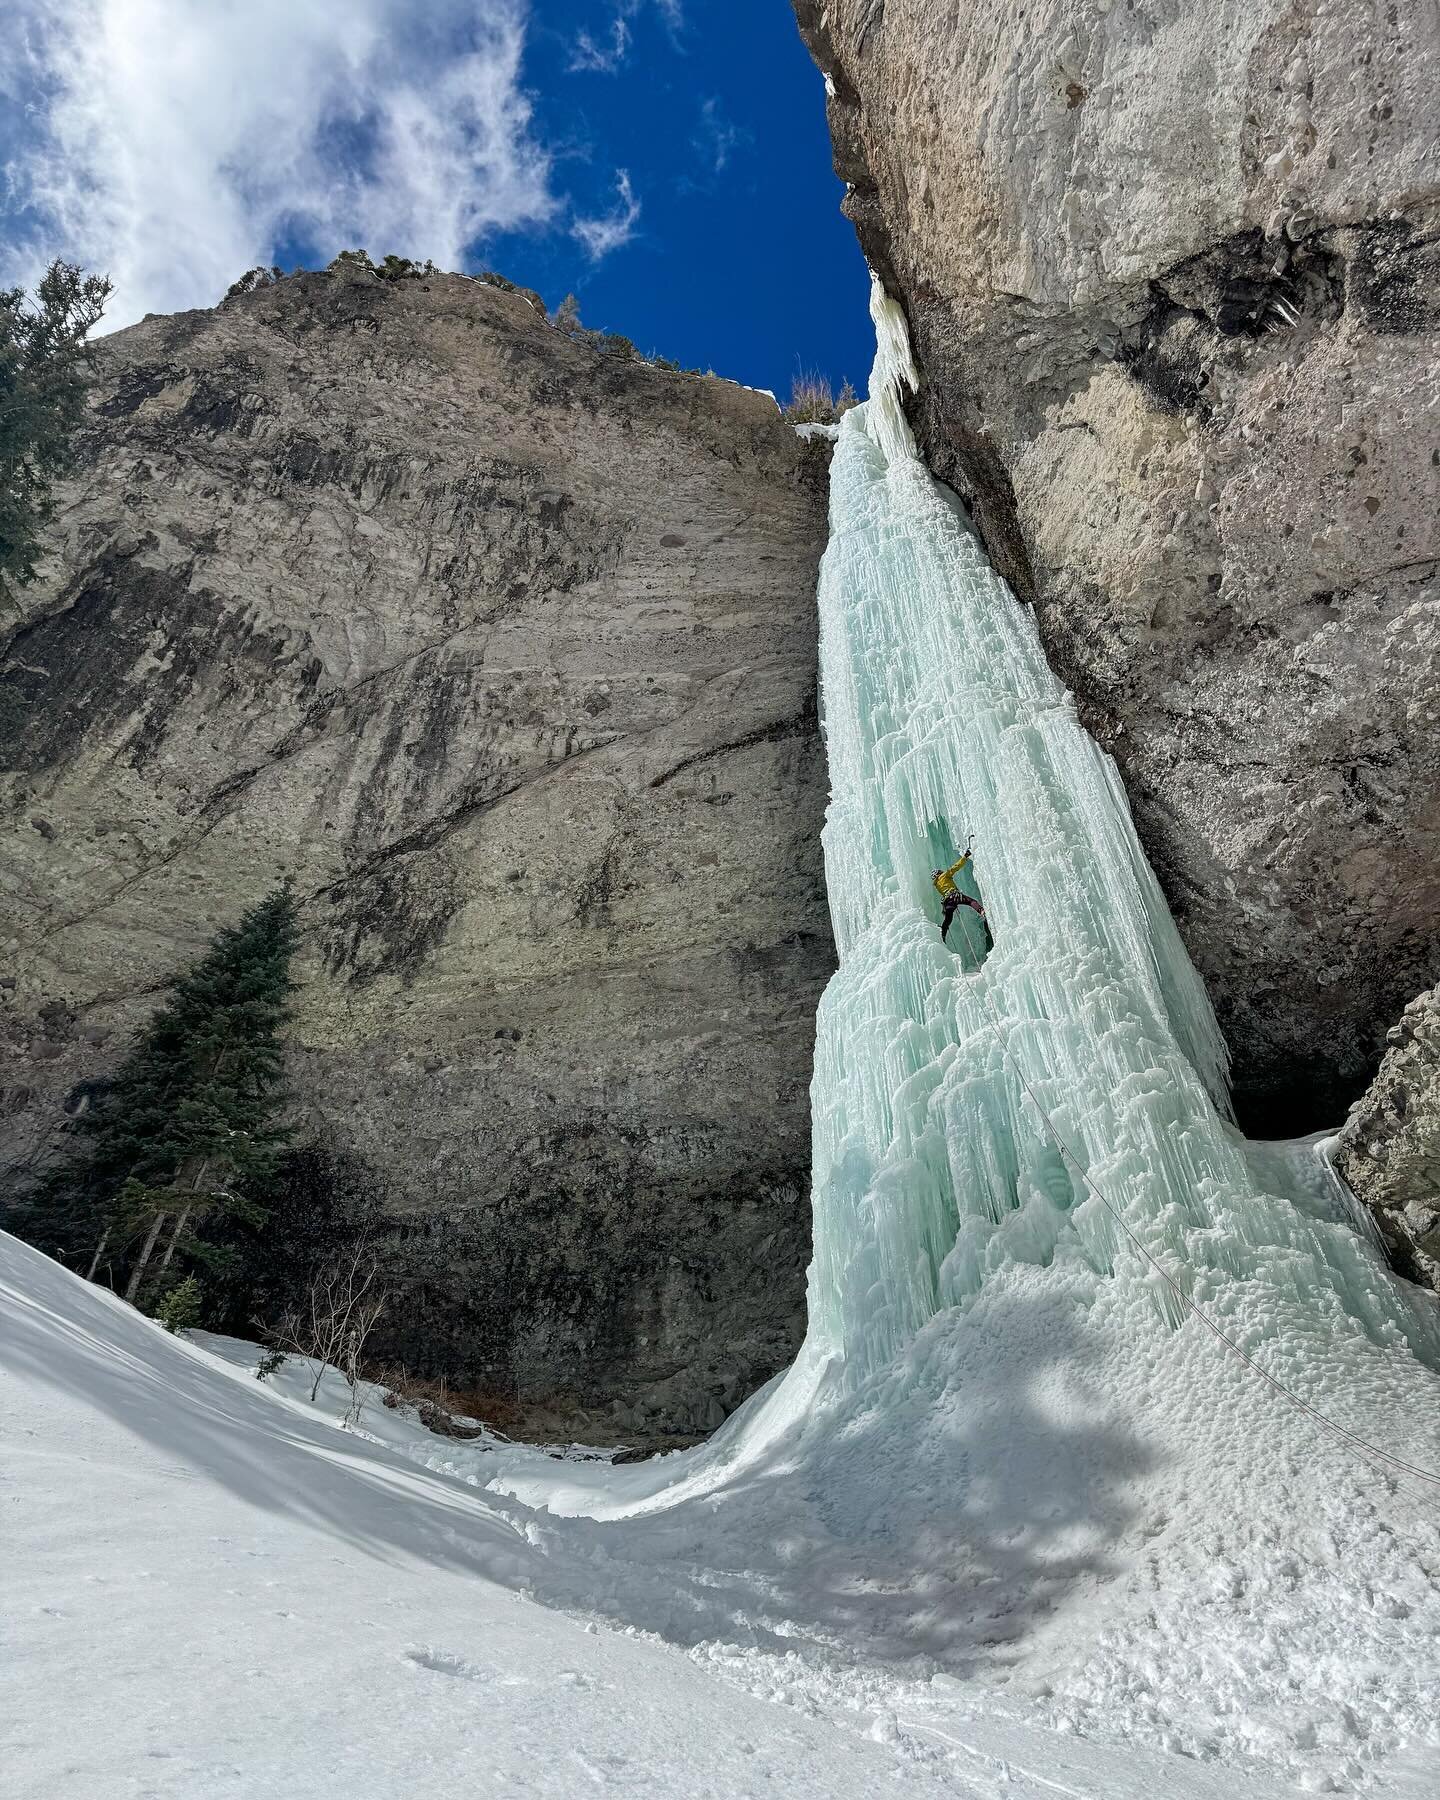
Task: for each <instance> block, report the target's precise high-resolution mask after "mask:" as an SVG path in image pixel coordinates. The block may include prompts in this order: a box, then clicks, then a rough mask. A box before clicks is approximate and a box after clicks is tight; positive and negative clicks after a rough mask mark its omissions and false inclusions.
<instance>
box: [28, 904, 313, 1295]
mask: <svg viewBox="0 0 1440 1800" xmlns="http://www.w3.org/2000/svg"><path fill="white" fill-rule="evenodd" d="M296 936H297V927H296V920H295V903H294V900H293V899H292V897H291V894H290V891H289V888H288V886H287V887H284V888H281V889H279V890H278V891H277V892H275V893H273V894H271V895H270V896H269V897H268V898H267V899H266V900H263V901H262V902H261V903H260V904H259V905H258V906H256V907H253V908H252V909H251V910H250V911H249V912H247V913H246V914H245V916H244V917H243V918H242V919H241V921H240V923H239V924H238V925H236V926H231V927H227V928H226V929H225V930H223V931H221V932H220V933H219V935H218V936H217V937H216V938H215V940H214V942H213V943H212V945H211V947H210V949H209V950H208V951H207V952H206V954H205V955H204V956H203V957H201V959H200V961H199V962H197V963H196V964H195V966H194V967H193V968H192V969H190V970H189V971H188V972H187V973H186V974H184V975H181V976H179V977H178V978H177V979H176V980H175V981H174V982H173V983H172V984H171V989H170V998H169V999H168V1000H167V1001H166V1002H165V1004H164V1005H163V1006H162V1007H161V1008H160V1009H159V1011H158V1012H156V1013H155V1015H154V1016H153V1018H152V1019H151V1020H150V1023H149V1025H148V1026H147V1027H146V1028H145V1030H144V1031H143V1032H142V1033H141V1035H140V1037H139V1039H138V1041H137V1042H136V1044H135V1045H134V1047H133V1049H132V1050H131V1051H130V1053H129V1055H128V1056H127V1057H126V1058H125V1060H124V1062H123V1063H122V1064H121V1065H120V1068H119V1070H118V1071H117V1072H116V1076H115V1080H114V1082H113V1084H112V1085H111V1087H110V1088H109V1089H108V1090H107V1091H106V1092H105V1093H104V1094H103V1095H102V1096H101V1097H100V1099H99V1100H98V1101H97V1102H96V1103H95V1104H94V1105H93V1106H92V1107H91V1108H90V1110H89V1111H88V1112H87V1113H85V1114H84V1115H83V1116H82V1118H81V1119H80V1120H79V1121H78V1123H77V1126H76V1135H77V1137H78V1139H79V1142H78V1144H77V1147H76V1153H75V1154H74V1155H73V1156H72V1157H70V1158H69V1159H68V1160H67V1161H66V1162H65V1163H64V1164H63V1165H62V1166H61V1167H59V1168H58V1169H57V1170H56V1171H55V1172H54V1173H53V1174H52V1175H50V1176H49V1177H48V1178H47V1180H46V1181H45V1182H44V1183H43V1184H42V1187H41V1189H40V1190H39V1192H38V1193H37V1194H36V1196H35V1198H34V1200H33V1202H32V1204H31V1206H30V1208H29V1209H28V1214H27V1215H22V1218H21V1220H20V1222H19V1229H20V1231H21V1234H22V1235H24V1236H27V1237H29V1238H30V1239H31V1241H32V1242H35V1243H38V1244H40V1245H41V1247H42V1248H44V1249H49V1250H53V1251H56V1252H58V1253H60V1254H66V1255H70V1256H72V1257H73V1256H75V1255H77V1254H79V1255H84V1254H85V1253H87V1252H88V1253H90V1254H89V1264H88V1270H87V1273H88V1274H89V1275H90V1276H91V1277H92V1278H93V1277H94V1276H95V1274H96V1273H97V1271H98V1270H99V1268H100V1266H101V1264H102V1262H104V1263H106V1264H108V1265H109V1266H111V1267H113V1266H115V1265H116V1264H120V1265H121V1266H128V1269H129V1280H128V1282H127V1285H126V1288H125V1296H126V1298H127V1299H130V1300H133V1299H134V1298H135V1297H136V1295H137V1294H139V1292H140V1290H141V1287H142V1284H143V1283H144V1282H145V1279H146V1276H147V1274H149V1275H153V1276H154V1277H155V1278H156V1279H157V1280H162V1279H163V1278H164V1277H165V1276H166V1274H167V1271H168V1270H169V1268H170V1265H171V1263H172V1261H173V1260H174V1259H175V1257H176V1256H177V1254H179V1255H182V1256H184V1257H189V1258H194V1259H196V1260H198V1261H200V1262H206V1261H207V1260H209V1258H210V1256H211V1255H212V1254H213V1250H214V1247H213V1246H212V1245H210V1244H208V1243H207V1242H206V1241H205V1240H204V1239H202V1238H200V1237H198V1236H197V1235H196V1233H197V1227H198V1226H199V1225H200V1224H201V1223H202V1222H203V1221H205V1220H206V1219H207V1218H220V1219H224V1218H232V1219H233V1218H239V1219H245V1220H248V1221H250V1222H251V1223H258V1222H260V1221H261V1220H262V1219H263V1217H264V1205H263V1202H264V1199H265V1196H266V1194H267V1191H268V1190H269V1187H270V1185H271V1182H272V1181H273V1178H274V1174H275V1168H276V1163H277V1160H278V1158H279V1155H280V1153H281V1151H282V1149H283V1147H284V1144H285V1142H286V1139H287V1136H288V1134H287V1132H286V1131H285V1129H284V1128H283V1126H282V1125H281V1123H280V1115H281V1112H282V1110H283V1107H284V1103H285V1096H284V1093H283V1091H282V1087H281V1077H282V1074H283V1065H284V1053H283V1050H282V1048H281V1045H280V1030H281V1027H282V1026H283V1025H284V1023H285V1020H286V1019H287V1017H288V1016H289V1010H288V1006H287V1000H288V996H289V995H290V993H291V992H292V991H293V987H294V983H293V982H292V981H291V980H290V959H291V956H292V955H293V953H294V950H295V943H296ZM157 1255H158V1256H159V1261H158V1263H157V1262H156V1257H157Z"/></svg>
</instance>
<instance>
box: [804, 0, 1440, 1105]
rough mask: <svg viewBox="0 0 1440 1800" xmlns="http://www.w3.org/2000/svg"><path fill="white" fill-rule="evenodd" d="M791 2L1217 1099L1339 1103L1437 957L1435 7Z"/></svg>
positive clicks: (938, 427) (931, 446) (927, 432)
mask: <svg viewBox="0 0 1440 1800" xmlns="http://www.w3.org/2000/svg"><path fill="white" fill-rule="evenodd" d="M796 11H797V13H798V16H799V19H800V23H801V28H802V31H803V32H804V34H805V37H806V39H807V41H808V43H809V45H810V47H811V49H812V51H813V53H814V55H815V57H816V59H817V60H818V62H819V63H820V66H821V67H822V68H823V69H824V71H825V73H826V75H827V78H828V85H829V87H830V90H831V99H830V108H829V110H830V123H831V130H832V136H833V140H834V145H835V153H836V166H837V169H838V170H839V172H840V174H841V175H842V176H843V177H844V178H845V180H846V181H847V182H848V183H849V184H850V188H849V193H848V197H847V200H846V203H845V205H846V210H847V212H848V213H849V215H850V217H851V218H852V219H853V220H854V222H855V225H856V227H857V229H858V231H859V235H860V238H861V242H862V244H863V246H864V249H865V252H866V254H867V256H868V257H869V259H870V261H871V264H872V265H873V266H874V267H875V269H876V270H877V271H878V272H879V273H880V274H881V276H882V277H883V279H884V281H885V283H886V285H887V287H888V288H889V289H890V291H891V292H892V293H893V294H894V295H895V296H896V297H897V298H898V299H899V300H901V302H902V303H903V305H904V307H905V310H906V313H907V315H908V317H909V321H910V326H911V332H912V335H913V338H914V342H915V347H916V352H917V358H918V361H919V364H920V367H921V370H922V373H923V377H924V383H923V388H922V391H921V393H920V394H919V396H918V397H917V400H916V403H915V407H914V417H915V424H916V427H917V431H918V433H919V435H920V437H921V439H922V441H923V443H924V445H925V447H926V451H927V454H928V456H929V459H930V462H931V465H932V467H933V468H934V469H935V471H936V472H937V474H939V475H941V476H942V477H943V478H944V479H946V480H948V481H950V482H951V483H952V484H953V485H954V486H955V487H956V488H957V489H958V491H959V492H960V493H961V495H962V496H963V497H964V498H965V499H966V500H967V502H968V503H969V505H970V506H971V508H972V511H973V516H974V518H975V521H976V524H977V526H978V528H979V530H980V532H981V534H982V535H983V537H984V539H985V542H986V544H987V547H988V549H989V551H990V554H991V556H992V558H993V560H994V561H995V563H996V564H997V565H998V566H999V567H1000V569H1001V570H1002V571H1003V572H1004V573H1005V574H1006V575H1007V576H1008V578H1009V579H1010V581H1011V582H1012V584H1013V585H1014V587H1015V590H1016V592H1017V593H1018V594H1019V595H1020V597H1021V598H1022V599H1023V600H1024V601H1026V602H1027V603H1029V604H1031V605H1033V606H1034V607H1035V608H1036V611H1037V615H1038V618H1039V622H1040V626H1041V630H1042V634H1043V636H1044V639H1045V643H1046V646H1047V649H1048V651H1049V654H1050V656H1051V658H1052V660H1053V662H1054V663H1055V665H1056V667H1057V669H1058V670H1059V671H1060V673H1061V674H1062V675H1063V676H1064V678H1065V679H1066V681H1067V682H1068V683H1069V684H1070V685H1071V686H1072V687H1073V688H1074V689H1075V691H1076V693H1077V695H1078V697H1079V700H1080V703H1081V706H1082V711H1083V715H1084V717H1085V720H1086V723H1087V724H1088V725H1089V726H1090V728H1091V730H1092V731H1093V732H1094V734H1095V735H1096V737H1097V738H1098V739H1099V740H1100V741H1101V742H1102V743H1103V744H1104V745H1105V746H1106V748H1107V749H1109V750H1110V751H1111V752H1112V753H1113V755H1114V756H1115V757H1116V759H1117V761H1118V763H1119V765H1120V768H1121V770H1122V773H1123V775H1124V777H1125V780H1126V783H1127V786H1128V789H1129V793H1130V797H1131V803H1132V806H1133V809H1134V812H1135V817H1136V821H1137V824H1138V825H1139V828H1140V831H1141V835H1142V837H1143V839H1144V842H1145V845H1146V848H1147V850H1148V852H1149V854H1150V856H1151V859H1152V861H1153V862H1154V864H1155V867H1156V869H1157V872H1158V873H1159V875H1160V878H1161V880H1162V882H1163V884H1164V886H1165V888H1166V891H1167V894H1168V896H1169V899H1170V902H1171V905H1172V907H1173V909H1174V911H1175V914H1176V917H1177V919H1178V921H1179V924H1180V927H1181V930H1182V932H1183V933H1184V935H1185V938H1186V941H1187V943H1188V945H1189V948H1190V951H1191V954H1192V955H1193V957H1194V959H1195V961H1196V963H1197V964H1198V966H1199V967H1200V969H1201V972H1202V973H1203V975H1204V976H1205V979H1206V981H1207V983H1208V985H1209V987H1210V991H1211V993H1212V995H1213V996H1214V998H1215V1000H1216V1003H1217V1007H1218V1010H1219V1012H1220V1015H1221V1020H1222V1024H1223V1026H1224V1028H1225V1031H1226V1035H1227V1037H1228V1039H1229V1042H1230V1045H1231V1049H1232V1053H1233V1057H1234V1071H1235V1077H1236V1089H1237V1099H1238V1102H1239V1105H1240V1109H1241V1115H1242V1119H1243V1120H1244V1122H1245V1123H1246V1124H1247V1125H1249V1126H1250V1128H1251V1129H1253V1130H1255V1131H1257V1132H1259V1133H1260V1134H1261V1135H1270V1136H1275V1135H1281V1134H1283V1133H1285V1132H1287V1131H1290V1130H1299V1129H1309V1128H1312V1127H1316V1126H1320V1125H1324V1124H1329V1123H1334V1122H1336V1121H1337V1120H1338V1119H1339V1118H1340V1117H1341V1116H1342V1115H1343V1112H1344V1109H1345V1106H1346V1105H1347V1104H1348V1103H1349V1102H1350V1101H1351V1100H1352V1099H1353V1098H1354V1096H1355V1095H1356V1094H1357V1093H1358V1092H1359V1090H1360V1089H1361V1088H1362V1087H1363V1086H1364V1084H1365V1082H1366V1081H1367V1080H1368V1079H1369V1077H1370V1075H1371V1074H1372V1073H1373V1070H1374V1067H1375V1064H1376V1062H1377V1060H1378V1058H1379V1055H1380V1051H1381V1047H1382V1045H1383V1042H1384V1038H1385V1033H1386V1030H1387V1028H1388V1027H1389V1026H1390V1024H1391V1023H1392V1021H1393V1020H1394V1019H1395V1018H1396V1016H1397V1015H1398V1014H1399V1012H1400V1010H1401V1008H1402V1007H1403V1006H1404V1005H1405V1003H1406V1002H1407V1001H1408V1000H1409V999H1410V998H1411V997H1412V996H1413V995H1414V994H1415V993H1417V992H1418V991H1419V990H1421V989H1422V988H1425V987H1428V986H1429V985H1430V984H1432V983H1433V982H1434V981H1435V980H1436V978H1437V976H1440V732H1437V718H1440V701H1437V693H1440V608H1437V604H1436V558H1437V555H1440V451H1437V449H1436V447H1435V445H1436V437H1435V415H1436V403H1437V391H1440V375H1437V369H1440V359H1437V354H1436V352H1437V332H1436V322H1437V316H1440V183H1437V177H1440V170H1437V163H1436V156H1435V144H1436V141H1437V134H1440V35H1437V33H1436V30H1435V12H1434V7H1433V5H1432V4H1429V3H1428V0H1394V3H1392V4H1389V5H1386V6H1383V7H1381V6H1369V5H1366V6H1361V7H1359V8H1355V7H1343V6H1339V5H1335V4H1331V3H1329V0H1246V3H1245V4H1235V3H1233V0H1196V3H1195V4H1192V5H1186V6H1180V5H1175V4H1172V3H1171V0H971V3H970V4H967V5H966V6H964V7H959V8H957V7H956V6H954V5H953V4H952V3H951V0H824V3H823V4H822V0H796ZM982 848H983V847H982Z"/></svg>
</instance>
